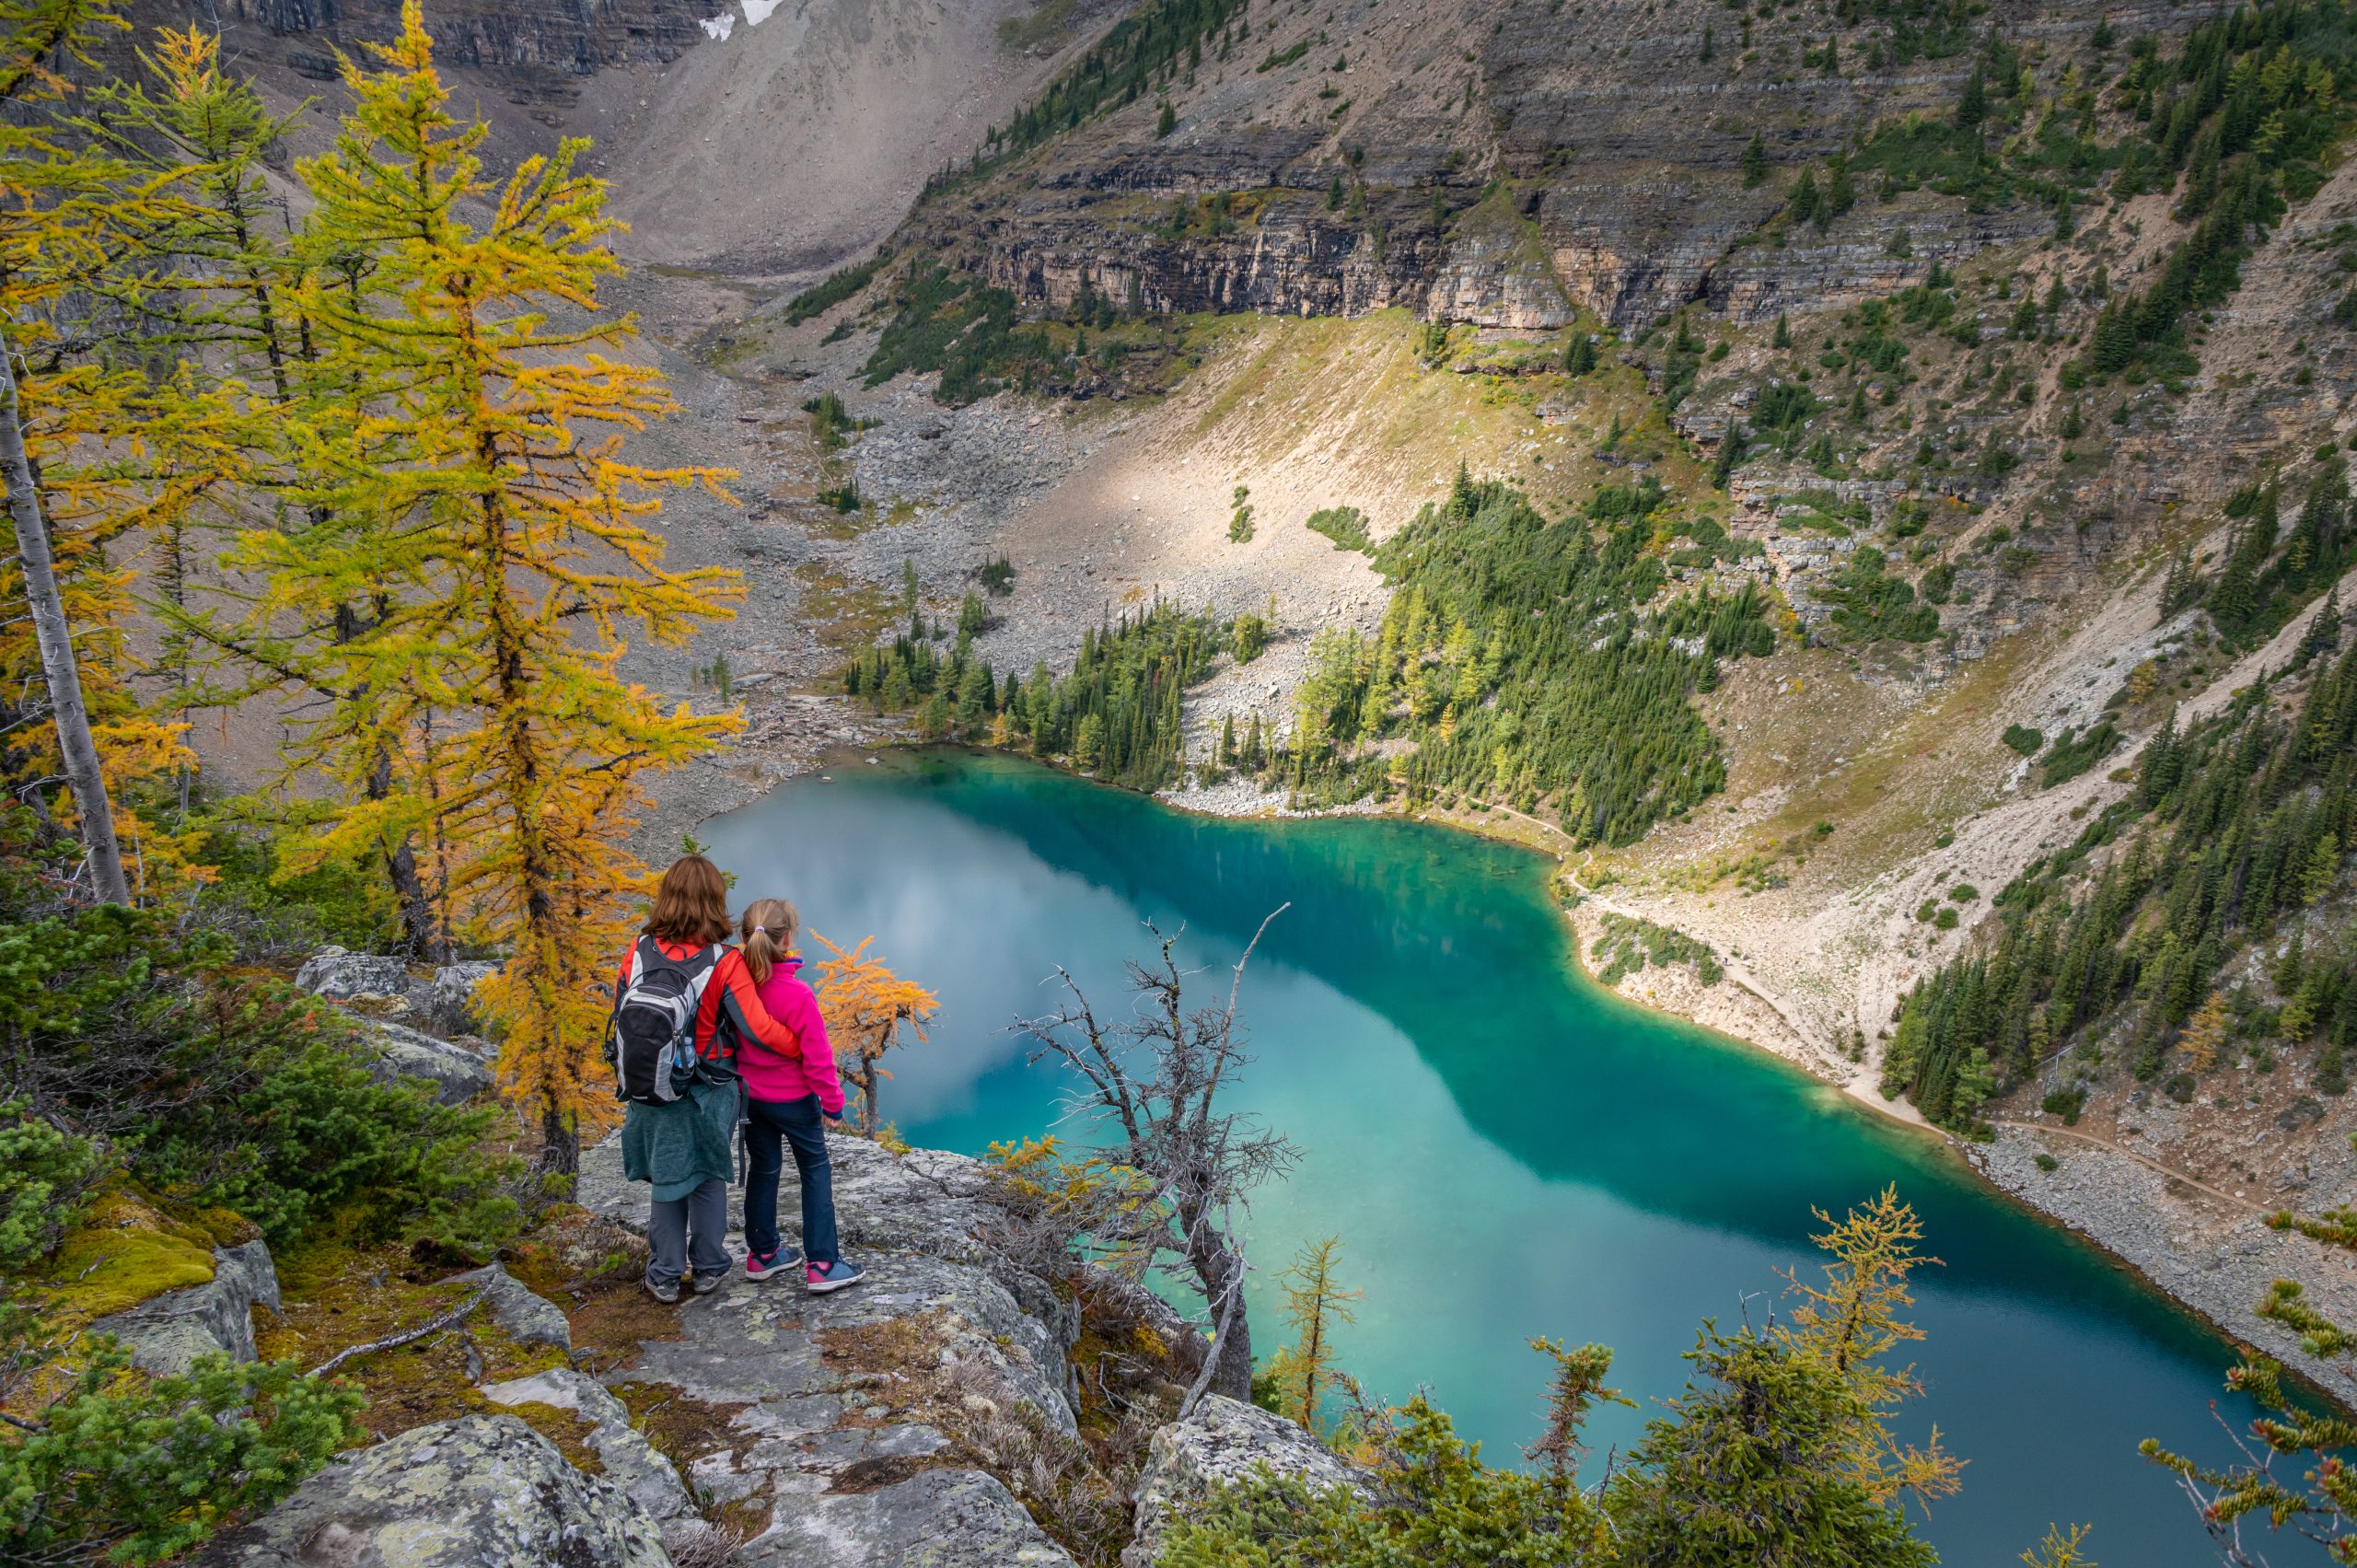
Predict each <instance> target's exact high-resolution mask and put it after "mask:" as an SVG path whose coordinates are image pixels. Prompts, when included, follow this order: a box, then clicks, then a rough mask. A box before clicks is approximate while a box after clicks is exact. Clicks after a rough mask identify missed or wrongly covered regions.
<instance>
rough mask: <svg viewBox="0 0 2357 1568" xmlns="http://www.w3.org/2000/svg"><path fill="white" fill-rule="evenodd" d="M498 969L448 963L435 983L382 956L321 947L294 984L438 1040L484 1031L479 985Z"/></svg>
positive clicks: (475, 961) (488, 964)
mask: <svg viewBox="0 0 2357 1568" xmlns="http://www.w3.org/2000/svg"><path fill="white" fill-rule="evenodd" d="M498 971H499V966H498V965H497V964H495V963H493V962H492V961H491V960H489V959H487V958H470V959H467V960H465V961H464V962H461V963H456V964H444V965H443V966H442V967H441V968H439V969H437V970H435V971H434V975H433V978H432V979H430V980H429V979H423V978H421V977H419V976H417V975H414V974H412V973H411V972H410V968H409V964H408V962H407V961H406V960H404V959H401V958H388V957H386V956H385V955H383V954H380V953H355V952H353V951H352V950H350V949H349V948H345V947H322V948H320V949H319V951H318V952H316V953H314V954H312V955H311V956H310V957H309V958H307V959H305V960H304V962H303V967H302V968H301V969H299V970H296V971H295V983H296V985H298V986H301V987H302V988H303V989H304V990H305V991H308V992H309V993H311V994H313V995H314V996H323V997H325V998H327V1000H329V1001H331V1002H341V1003H345V1004H348V1005H351V1006H352V1007H353V1008H354V1010H355V1011H357V1012H361V1013H364V1014H366V1015H368V1016H371V1017H376V1018H384V1019H395V1020H399V1021H401V1022H404V1023H408V1024H412V1025H414V1026H417V1027H418V1028H425V1029H431V1030H433V1031H434V1032H435V1033H436V1034H440V1035H472V1034H480V1033H481V1032H482V1018H481V1016H479V1015H478V1014H477V1013H476V1011H475V999H474V998H475V986H476V985H477V984H478V983H479V982H480V981H482V978H483V977H484V976H485V975H489V974H496V973H497V972H498Z"/></svg>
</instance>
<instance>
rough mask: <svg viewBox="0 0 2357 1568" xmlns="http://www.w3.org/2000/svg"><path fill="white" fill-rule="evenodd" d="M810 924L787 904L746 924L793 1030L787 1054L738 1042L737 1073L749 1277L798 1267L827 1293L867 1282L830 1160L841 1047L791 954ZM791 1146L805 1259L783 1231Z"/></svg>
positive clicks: (762, 902) (752, 951)
mask: <svg viewBox="0 0 2357 1568" xmlns="http://www.w3.org/2000/svg"><path fill="white" fill-rule="evenodd" d="M801 919H802V917H801V916H800V915H798V914H796V913H795V909H794V906H793V905H792V904H790V903H787V902H786V901H785V900H783V899H757V900H754V901H753V902H752V903H750V904H749V905H748V906H746V909H745V912H744V914H743V915H742V916H741V917H740V919H739V923H738V932H739V935H741V936H742V937H743V940H744V947H743V952H744V955H745V967H746V968H747V969H748V970H750V971H751V973H752V977H753V985H754V989H755V990H756V992H757V993H759V994H760V996H761V1005H762V1006H763V1007H764V1008H766V1009H768V1011H769V1015H770V1016H771V1017H772V1019H774V1020H776V1021H777V1022H778V1023H780V1024H783V1025H784V1026H785V1028H788V1029H791V1030H792V1031H793V1032H794V1038H795V1047H796V1049H795V1051H794V1053H793V1054H791V1055H788V1054H786V1053H784V1052H782V1051H776V1050H773V1049H772V1048H771V1047H770V1046H769V1045H767V1044H764V1043H763V1042H762V1041H761V1040H740V1041H738V1043H737V1073H738V1074H739V1075H740V1076H742V1077H743V1078H744V1080H745V1093H746V1096H747V1098H748V1099H749V1105H748V1107H747V1119H746V1125H745V1144H746V1148H747V1151H748V1152H749V1154H750V1155H751V1156H752V1160H751V1167H750V1169H749V1171H748V1173H747V1175H746V1178H745V1241H746V1245H747V1247H748V1248H749V1251H748V1252H747V1255H746V1258H745V1273H746V1276H747V1277H748V1278H749V1279H756V1280H765V1279H768V1278H769V1277H770V1276H771V1275H772V1274H777V1273H783V1272H785V1271H786V1270H788V1269H791V1268H793V1267H795V1265H796V1264H797V1263H798V1264H800V1265H801V1267H802V1271H803V1283H804V1284H805V1286H806V1287H807V1288H808V1289H809V1290H812V1291H815V1292H818V1293H819V1294H821V1295H823V1294H825V1293H826V1292H828V1291H834V1290H841V1289H842V1288H843V1286H845V1285H848V1284H856V1283H859V1280H860V1276H861V1274H862V1273H863V1272H864V1271H862V1270H861V1268H860V1267H859V1265H858V1264H856V1263H853V1262H852V1261H851V1260H849V1259H847V1258H845V1257H844V1256H843V1255H842V1249H841V1248H840V1247H839V1246H838V1245H837V1244H836V1239H835V1183H834V1171H833V1168H832V1167H830V1165H829V1164H828V1163H827V1127H828V1125H829V1124H830V1123H833V1122H839V1121H842V1114H843V1086H842V1080H841V1079H840V1078H838V1077H837V1076H836V1074H835V1052H834V1048H833V1047H832V1046H830V1044H829V1043H828V1041H827V1020H826V1018H825V1017H824V1016H822V1015H821V1014H820V1013H819V998H818V996H817V995H816V994H815V993H813V992H812V991H811V989H810V987H809V985H808V984H807V982H805V981H803V980H802V979H801V978H800V977H799V975H797V974H796V973H795V971H796V970H799V969H801V967H802V960H801V959H800V958H795V956H794V955H793V953H792V952H791V951H790V949H791V948H792V947H793V945H794V933H795V927H797V926H798V925H799V924H800V923H801ZM781 1143H784V1144H787V1145H789V1146H791V1147H792V1148H793V1150H794V1167H795V1170H796V1171H797V1172H799V1173H800V1175H801V1178H802V1252H801V1253H799V1254H797V1253H796V1252H795V1250H794V1249H792V1248H789V1247H786V1246H784V1244H783V1243H782V1242H781V1241H780V1240H779V1238H778V1234H777V1184H778V1178H779V1176H780V1175H781V1174H782V1173H783V1172H784V1168H785V1161H784V1152H783V1150H782V1149H781V1148H780V1147H779V1145H780V1144H781Z"/></svg>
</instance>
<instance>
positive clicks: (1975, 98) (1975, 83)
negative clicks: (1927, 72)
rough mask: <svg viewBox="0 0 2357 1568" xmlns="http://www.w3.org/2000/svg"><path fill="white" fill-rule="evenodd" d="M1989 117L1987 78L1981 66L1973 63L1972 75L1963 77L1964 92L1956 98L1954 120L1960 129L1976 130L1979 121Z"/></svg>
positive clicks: (1978, 126) (1978, 127)
mask: <svg viewBox="0 0 2357 1568" xmlns="http://www.w3.org/2000/svg"><path fill="white" fill-rule="evenodd" d="M1988 118H1989V79H1988V76H1987V75H1986V74H1985V73H1984V72H1983V71H1982V69H1981V67H1980V66H1978V65H1975V66H1974V67H1973V68H1972V75H1969V76H1967V77H1966V78H1965V79H1964V94H1963V96H1962V97H1961V98H1959V99H1956V126H1957V128H1958V129H1960V130H1965V131H1978V130H1979V129H1980V124H1981V122H1982V121H1984V120H1987V119H1988Z"/></svg>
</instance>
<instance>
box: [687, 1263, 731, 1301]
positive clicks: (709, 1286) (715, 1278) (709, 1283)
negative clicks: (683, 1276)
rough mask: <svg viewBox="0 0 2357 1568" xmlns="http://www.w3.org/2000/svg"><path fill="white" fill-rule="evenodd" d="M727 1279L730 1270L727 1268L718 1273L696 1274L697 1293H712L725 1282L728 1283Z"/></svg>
mask: <svg viewBox="0 0 2357 1568" xmlns="http://www.w3.org/2000/svg"><path fill="white" fill-rule="evenodd" d="M727 1280H728V1271H727V1270H726V1269H723V1270H722V1271H721V1272H718V1273H716V1274H698V1275H696V1276H695V1282H694V1283H695V1287H696V1294H697V1295H711V1294H712V1293H713V1292H714V1291H716V1290H718V1289H719V1288H720V1287H721V1286H722V1285H723V1284H725V1283H727Z"/></svg>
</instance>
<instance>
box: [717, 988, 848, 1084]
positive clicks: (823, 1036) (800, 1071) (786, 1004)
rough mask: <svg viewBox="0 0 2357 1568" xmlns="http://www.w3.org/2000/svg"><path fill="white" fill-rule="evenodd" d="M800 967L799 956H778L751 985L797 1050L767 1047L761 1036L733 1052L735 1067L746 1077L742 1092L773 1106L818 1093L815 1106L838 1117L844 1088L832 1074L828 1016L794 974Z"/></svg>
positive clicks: (832, 1061)
mask: <svg viewBox="0 0 2357 1568" xmlns="http://www.w3.org/2000/svg"><path fill="white" fill-rule="evenodd" d="M801 967H802V960H801V959H800V958H793V957H790V956H789V957H787V958H783V959H781V960H779V961H778V962H777V963H775V964H773V965H772V966H771V968H770V977H769V979H767V980H765V981H761V984H760V985H758V986H756V987H755V988H754V991H755V994H757V995H758V996H759V997H760V998H761V1006H762V1008H763V1009H764V1010H766V1011H767V1012H768V1014H769V1016H771V1017H772V1018H774V1019H776V1020H777V1021H778V1022H779V1023H781V1024H784V1026H785V1027H786V1028H789V1029H792V1030H793V1031H794V1033H795V1038H796V1039H797V1040H799V1041H800V1042H801V1049H800V1051H799V1052H798V1054H796V1055H794V1056H787V1055H784V1054H781V1053H779V1052H777V1051H771V1050H770V1049H768V1046H767V1044H766V1041H765V1040H763V1041H761V1043H756V1044H755V1045H754V1046H753V1047H752V1048H750V1049H749V1050H745V1051H738V1052H737V1073H738V1074H740V1075H741V1076H742V1077H743V1078H744V1080H745V1092H746V1093H747V1094H749V1095H750V1096H751V1097H752V1098H755V1099H758V1100H766V1101H768V1102H770V1103H771V1104H772V1105H777V1104H783V1103H784V1102H785V1101H787V1100H796V1099H800V1098H803V1097H804V1096H806V1095H817V1096H818V1097H819V1109H821V1110H823V1111H825V1112H826V1113H827V1114H828V1115H830V1116H841V1115H842V1113H843V1086H842V1080H841V1079H840V1078H839V1077H837V1076H836V1074H835V1048H834V1046H833V1045H832V1044H831V1043H830V1042H829V1040H828V1039H827V1018H826V1015H825V1014H823V1013H821V1012H819V997H818V993H815V992H813V991H812V990H811V989H810V985H809V982H808V981H805V980H804V979H802V977H801V976H800V975H798V974H796V973H795V970H798V969H800V968H801Z"/></svg>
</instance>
